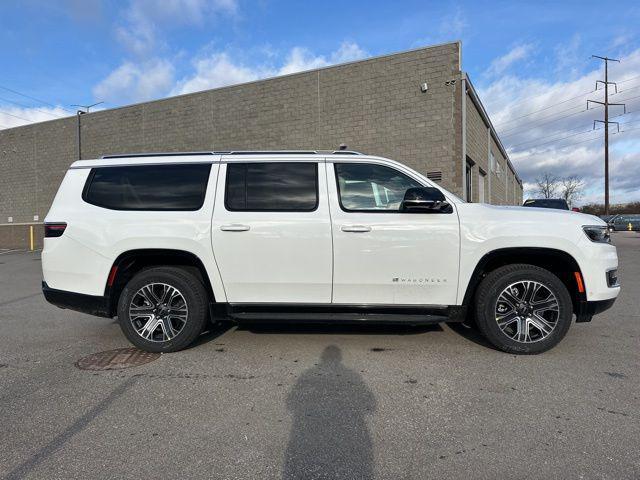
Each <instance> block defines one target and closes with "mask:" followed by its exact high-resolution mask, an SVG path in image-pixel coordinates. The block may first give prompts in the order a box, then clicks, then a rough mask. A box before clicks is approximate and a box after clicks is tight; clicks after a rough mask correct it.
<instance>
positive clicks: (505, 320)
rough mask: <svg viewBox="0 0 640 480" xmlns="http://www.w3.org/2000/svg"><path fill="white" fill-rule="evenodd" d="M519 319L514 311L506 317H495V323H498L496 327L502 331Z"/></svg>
mask: <svg viewBox="0 0 640 480" xmlns="http://www.w3.org/2000/svg"><path fill="white" fill-rule="evenodd" d="M518 320H519V317H518V314H517V313H516V312H515V311H513V310H512V311H511V312H509V313H507V314H506V315H502V316H497V317H496V321H497V322H498V326H499V327H500V329H502V330H504V329H505V328H506V327H507V326H508V325H511V324H512V323H513V322H515V321H518Z"/></svg>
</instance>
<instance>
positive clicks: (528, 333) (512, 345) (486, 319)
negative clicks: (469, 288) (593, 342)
mask: <svg viewBox="0 0 640 480" xmlns="http://www.w3.org/2000/svg"><path fill="white" fill-rule="evenodd" d="M572 316H573V304H572V302H571V297H570V295H569V292H568V291H567V287H566V286H565V285H564V284H563V283H562V281H560V279H559V278H558V277H556V276H555V275H554V274H553V273H551V272H550V271H548V270H545V269H543V268H540V267H536V266H534V265H526V264H516V265H507V266H505V267H501V268H498V269H496V270H494V271H493V272H491V273H489V274H488V275H487V276H486V277H485V278H484V279H483V280H482V282H481V283H480V286H479V287H478V290H477V292H476V323H477V325H478V328H479V329H480V331H481V332H482V334H483V335H484V336H485V338H486V339H487V340H488V341H489V342H491V344H493V345H494V346H496V347H497V348H499V349H500V350H502V351H505V352H509V353H517V354H524V355H527V354H536V353H542V352H544V351H546V350H549V349H550V348H552V347H554V346H556V345H557V344H558V343H559V342H560V340H562V339H563V338H564V336H565V335H566V334H567V331H568V330H569V327H570V326H571V318H572Z"/></svg>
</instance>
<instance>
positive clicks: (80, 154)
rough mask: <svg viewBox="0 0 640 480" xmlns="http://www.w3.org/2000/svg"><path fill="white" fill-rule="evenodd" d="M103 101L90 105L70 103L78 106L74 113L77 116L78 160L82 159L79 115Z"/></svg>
mask: <svg viewBox="0 0 640 480" xmlns="http://www.w3.org/2000/svg"><path fill="white" fill-rule="evenodd" d="M101 103H104V102H98V103H93V104H91V105H76V104H73V105H71V106H72V107H78V110H77V112H76V115H77V117H78V160H82V134H81V128H80V115H84V114H85V113H89V109H90V108H91V107H95V106H96V105H100V104H101Z"/></svg>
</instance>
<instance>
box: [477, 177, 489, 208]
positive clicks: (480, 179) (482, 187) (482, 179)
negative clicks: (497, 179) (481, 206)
mask: <svg viewBox="0 0 640 480" xmlns="http://www.w3.org/2000/svg"><path fill="white" fill-rule="evenodd" d="M478 173H479V175H478V202H480V203H485V198H484V190H485V182H486V181H487V175H486V173H484V172H483V171H482V170H479V172H478Z"/></svg>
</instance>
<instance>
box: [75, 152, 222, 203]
mask: <svg viewBox="0 0 640 480" xmlns="http://www.w3.org/2000/svg"><path fill="white" fill-rule="evenodd" d="M210 171H211V165H210V164H207V163H203V164H187V165H134V166H117V167H116V166H114V167H97V168H93V169H91V173H90V174H89V178H88V179H87V183H86V185H85V188H84V191H83V193H82V198H83V200H84V201H85V202H87V203H90V204H92V205H96V206H98V207H103V208H108V209H111V210H157V211H171V210H177V211H195V210H199V209H200V208H202V205H203V203H204V197H205V194H206V192H207V182H208V180H209V173H210Z"/></svg>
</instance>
